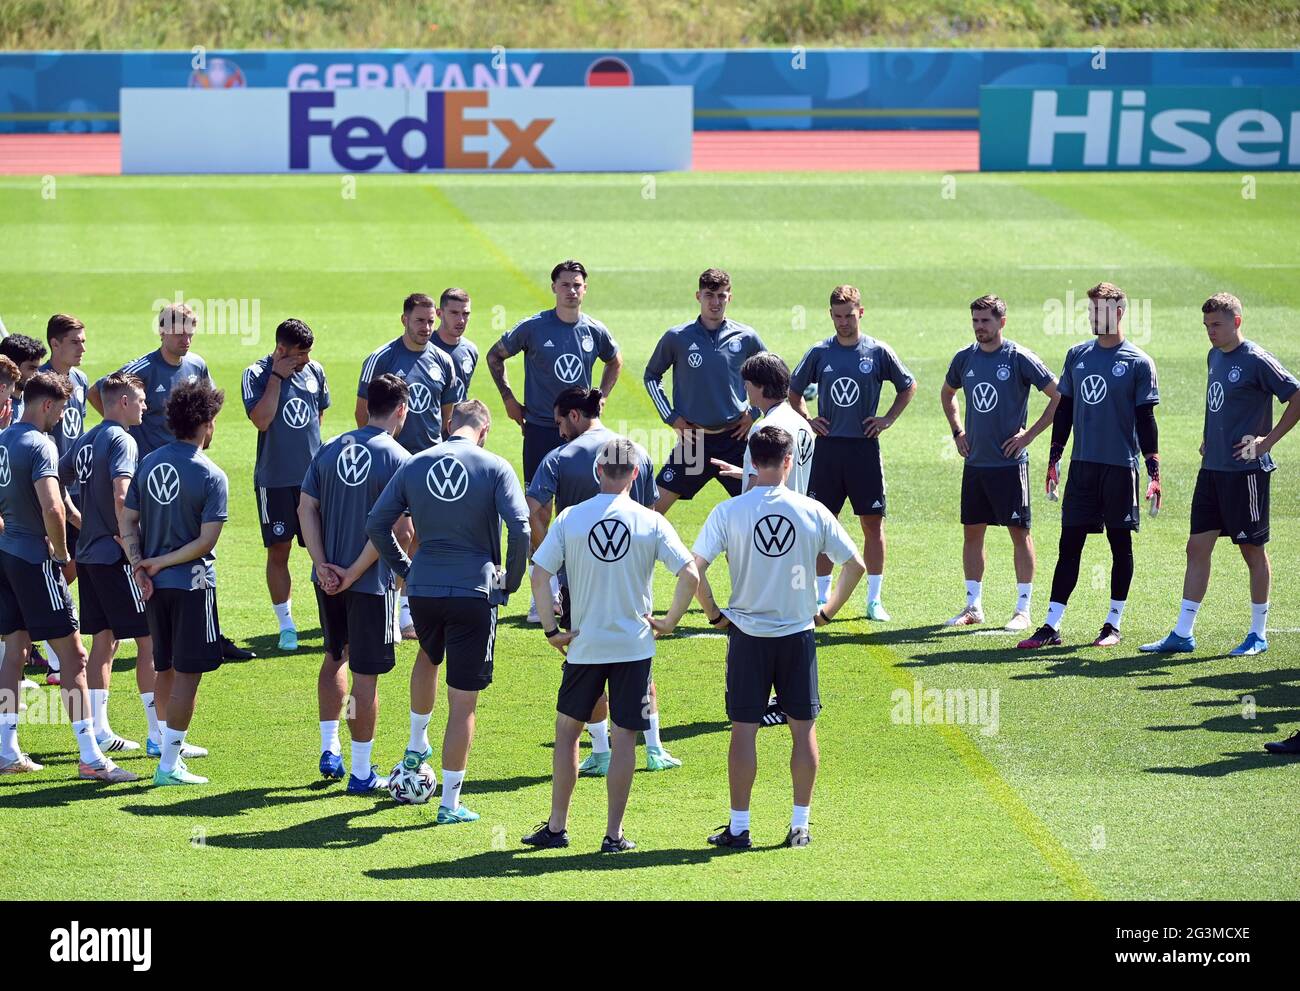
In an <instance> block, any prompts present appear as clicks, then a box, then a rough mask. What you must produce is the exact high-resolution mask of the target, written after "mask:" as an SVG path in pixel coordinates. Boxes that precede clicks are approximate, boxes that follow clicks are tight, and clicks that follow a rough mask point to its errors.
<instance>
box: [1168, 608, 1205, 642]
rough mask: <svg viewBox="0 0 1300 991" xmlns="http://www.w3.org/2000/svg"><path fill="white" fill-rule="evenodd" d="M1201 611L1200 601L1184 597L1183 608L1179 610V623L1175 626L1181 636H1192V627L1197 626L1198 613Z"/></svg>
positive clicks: (1176, 631) (1175, 630)
mask: <svg viewBox="0 0 1300 991" xmlns="http://www.w3.org/2000/svg"><path fill="white" fill-rule="evenodd" d="M1200 611H1201V604H1200V603H1199V602H1193V601H1192V600H1191V599H1183V605H1182V608H1181V609H1180V610H1179V612H1178V624H1177V625H1176V626H1175V627H1174V632H1175V633H1177V634H1178V635H1179V636H1180V637H1190V636H1191V635H1192V628H1193V627H1194V626H1196V614H1197V613H1198V612H1200Z"/></svg>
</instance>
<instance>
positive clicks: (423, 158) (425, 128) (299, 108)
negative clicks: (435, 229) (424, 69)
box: [289, 90, 555, 172]
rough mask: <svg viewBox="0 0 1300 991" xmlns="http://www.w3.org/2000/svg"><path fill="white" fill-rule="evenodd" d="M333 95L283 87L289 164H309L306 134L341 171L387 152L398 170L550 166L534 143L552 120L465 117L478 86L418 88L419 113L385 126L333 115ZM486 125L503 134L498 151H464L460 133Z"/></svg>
mask: <svg viewBox="0 0 1300 991" xmlns="http://www.w3.org/2000/svg"><path fill="white" fill-rule="evenodd" d="M334 101H335V94H334V93H333V92H332V91H329V90H310V91H294V92H290V93H289V169H290V170H291V171H297V170H303V171H305V170H309V169H310V168H311V155H312V139H313V138H325V139H328V142H329V150H330V154H331V155H332V156H333V157H334V161H335V162H336V163H337V164H338V165H339V167H340V168H343V169H345V170H347V171H349V172H368V171H370V170H371V169H374V168H376V167H378V166H379V165H380V164H382V163H383V161H384V159H385V158H387V159H388V160H389V161H390V162H392V163H393V165H394V166H395V167H396V168H398V169H400V170H401V171H403V172H418V171H421V170H425V169H488V168H491V169H509V168H512V167H513V166H515V165H516V164H518V163H519V162H526V163H528V164H529V165H530V166H532V167H533V168H535V169H553V168H554V167H555V166H554V165H553V164H552V162H551V160H550V159H549V158H548V157H547V156H546V155H545V153H543V152H542V150H541V149H540V148H539V147H538V142H539V140H540V139H541V137H542V135H544V134H545V133H546V131H547V129H548V128H549V127H550V126H551V125H552V124H553V123H554V122H555V119H554V118H552V117H542V118H538V119H536V120H532V121H529V122H528V123H526V124H522V125H521V123H520V122H519V121H515V120H511V119H509V118H487V117H478V118H474V117H469V118H467V117H466V116H465V112H466V111H467V110H472V109H478V110H484V109H486V108H487V106H488V94H487V93H485V92H474V91H470V92H446V91H439V90H430V91H428V92H426V93H425V107H424V116H423V117H422V118H421V117H399V118H398V119H397V120H395V121H393V122H392V123H391V124H389V125H388V126H387V127H385V126H384V125H383V124H381V123H380V122H379V121H377V120H375V119H373V118H371V117H361V116H356V117H345V118H343V119H342V120H339V121H337V122H336V121H334V120H333V119H332V115H331V114H329V113H328V112H327V111H329V110H331V109H333V107H334V105H335V103H334ZM489 128H492V129H495V130H496V132H497V133H498V134H499V135H500V137H502V138H504V139H505V150H504V151H502V152H501V154H500V155H498V156H497V157H496V158H495V159H493V160H491V161H489V155H488V152H486V151H477V150H471V149H467V148H466V147H465V140H466V139H467V138H485V137H487V136H488V131H489Z"/></svg>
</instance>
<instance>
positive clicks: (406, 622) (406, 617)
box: [397, 592, 414, 630]
mask: <svg viewBox="0 0 1300 991" xmlns="http://www.w3.org/2000/svg"><path fill="white" fill-rule="evenodd" d="M397 625H398V627H399V628H400V629H403V630H404V629H406V628H407V627H408V626H413V625H414V623H413V621H412V620H411V600H410V599H408V598H407V597H406V593H405V592H403V593H402V613H401V615H400V616H399V617H398V620H397Z"/></svg>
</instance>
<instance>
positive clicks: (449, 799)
mask: <svg viewBox="0 0 1300 991" xmlns="http://www.w3.org/2000/svg"><path fill="white" fill-rule="evenodd" d="M464 783H465V772H464V771H449V770H447V769H446V768H445V767H444V768H443V769H442V801H441V802H439V803H438V804H439V805H441V806H442V807H443V808H444V809H447V810H448V811H451V812H455V811H456V810H457V809H458V808H460V786H461V785H463V784H464Z"/></svg>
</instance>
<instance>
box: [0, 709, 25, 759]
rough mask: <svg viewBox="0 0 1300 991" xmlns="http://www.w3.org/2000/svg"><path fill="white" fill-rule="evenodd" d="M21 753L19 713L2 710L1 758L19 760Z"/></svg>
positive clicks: (0, 724) (0, 716) (0, 719)
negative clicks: (19, 745) (19, 744)
mask: <svg viewBox="0 0 1300 991" xmlns="http://www.w3.org/2000/svg"><path fill="white" fill-rule="evenodd" d="M20 755H21V751H20V750H19V749H18V713H16V712H0V758H3V759H4V760H17V759H18V758H19V756H20Z"/></svg>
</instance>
